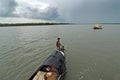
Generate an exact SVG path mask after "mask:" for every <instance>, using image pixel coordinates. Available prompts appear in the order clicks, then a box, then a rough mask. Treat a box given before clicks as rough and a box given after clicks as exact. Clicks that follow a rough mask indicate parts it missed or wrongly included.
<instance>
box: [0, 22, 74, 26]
mask: <svg viewBox="0 0 120 80" xmlns="http://www.w3.org/2000/svg"><path fill="white" fill-rule="evenodd" d="M68 24H72V23H49V22H48V23H0V27H8V26H39V25H40V26H42V25H68Z"/></svg>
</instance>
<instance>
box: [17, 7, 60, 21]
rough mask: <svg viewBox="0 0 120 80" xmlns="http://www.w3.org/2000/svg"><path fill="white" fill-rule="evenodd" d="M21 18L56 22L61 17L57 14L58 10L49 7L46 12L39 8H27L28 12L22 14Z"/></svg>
mask: <svg viewBox="0 0 120 80" xmlns="http://www.w3.org/2000/svg"><path fill="white" fill-rule="evenodd" d="M18 16H19V15H18ZM20 16H23V17H26V18H34V19H45V20H54V19H56V18H57V17H58V16H59V15H58V12H57V8H54V7H48V8H47V9H46V11H42V10H40V9H38V8H32V7H26V10H25V11H24V12H23V13H21V14H20Z"/></svg>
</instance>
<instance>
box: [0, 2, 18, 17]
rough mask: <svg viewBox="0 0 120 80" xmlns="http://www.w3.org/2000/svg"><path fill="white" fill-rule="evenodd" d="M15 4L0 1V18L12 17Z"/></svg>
mask: <svg viewBox="0 0 120 80" xmlns="http://www.w3.org/2000/svg"><path fill="white" fill-rule="evenodd" d="M16 6H17V3H16V2H15V1H14V0H0V16H1V17H10V16H14V15H13V11H14V10H15V7H16Z"/></svg>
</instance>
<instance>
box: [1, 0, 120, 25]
mask: <svg viewBox="0 0 120 80" xmlns="http://www.w3.org/2000/svg"><path fill="white" fill-rule="evenodd" d="M15 1H16V2H15ZM15 1H14V0H0V16H3V17H7V16H17V17H25V18H34V19H45V20H57V21H59V20H61V21H66V22H81V23H88V22H120V5H119V4H120V0H34V1H33V0H15ZM16 3H17V4H16Z"/></svg>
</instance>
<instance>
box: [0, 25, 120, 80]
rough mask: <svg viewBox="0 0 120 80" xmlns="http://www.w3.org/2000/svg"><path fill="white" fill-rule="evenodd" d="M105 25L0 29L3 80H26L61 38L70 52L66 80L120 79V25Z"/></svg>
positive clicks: (68, 53)
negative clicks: (95, 27) (98, 28)
mask: <svg viewBox="0 0 120 80" xmlns="http://www.w3.org/2000/svg"><path fill="white" fill-rule="evenodd" d="M102 26H103V29H102V30H93V29H92V27H93V26H92V25H52V26H25V27H5V28H3V27H0V79H1V80H27V79H28V78H29V77H30V75H31V74H32V73H33V72H34V71H35V70H36V69H37V68H38V67H39V66H40V65H41V64H42V63H43V61H44V60H45V59H46V58H47V57H48V56H49V55H50V54H51V53H52V52H53V51H54V50H56V47H55V42H56V39H57V37H61V43H62V44H63V45H64V46H65V47H66V49H67V52H66V55H67V56H66V59H67V61H66V62H67V71H68V73H67V75H66V78H65V80H119V79H120V62H119V61H120V54H119V53H120V43H119V41H120V37H119V34H120V32H119V30H120V27H119V26H120V25H102Z"/></svg>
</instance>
